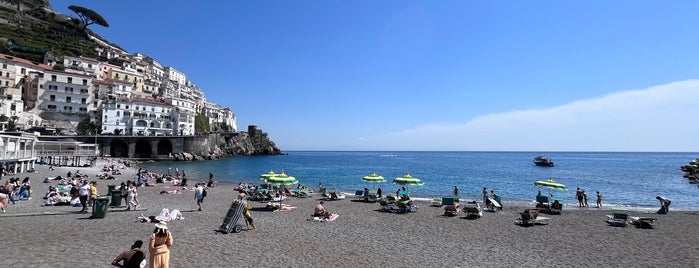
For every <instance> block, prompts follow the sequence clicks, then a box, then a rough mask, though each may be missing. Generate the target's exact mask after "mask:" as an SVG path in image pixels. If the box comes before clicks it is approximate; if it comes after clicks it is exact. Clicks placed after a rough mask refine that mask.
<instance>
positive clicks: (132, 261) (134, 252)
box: [112, 240, 146, 268]
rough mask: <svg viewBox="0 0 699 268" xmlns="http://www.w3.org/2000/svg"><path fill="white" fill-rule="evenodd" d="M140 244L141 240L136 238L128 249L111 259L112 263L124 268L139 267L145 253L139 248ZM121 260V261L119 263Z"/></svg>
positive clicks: (144, 257) (141, 243)
mask: <svg viewBox="0 0 699 268" xmlns="http://www.w3.org/2000/svg"><path fill="white" fill-rule="evenodd" d="M142 245H143V241H141V240H136V242H134V243H133V245H131V249H130V250H127V251H124V252H122V253H121V254H119V256H117V257H116V258H115V259H114V260H113V261H112V265H113V266H116V267H124V268H140V267H141V262H143V261H144V260H145V259H146V253H145V252H143V250H141V246H142ZM122 261H123V263H120V262H122ZM144 264H145V263H144Z"/></svg>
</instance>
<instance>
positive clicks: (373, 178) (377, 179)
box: [362, 172, 386, 183]
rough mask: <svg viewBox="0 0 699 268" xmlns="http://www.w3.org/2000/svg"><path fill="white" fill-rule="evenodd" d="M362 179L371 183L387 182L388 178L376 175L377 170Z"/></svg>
mask: <svg viewBox="0 0 699 268" xmlns="http://www.w3.org/2000/svg"><path fill="white" fill-rule="evenodd" d="M362 180H363V181H366V182H371V183H375V182H386V179H384V178H383V176H379V175H376V172H374V173H372V174H371V175H369V176H364V177H363V178H362Z"/></svg>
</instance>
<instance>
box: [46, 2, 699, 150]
mask: <svg viewBox="0 0 699 268" xmlns="http://www.w3.org/2000/svg"><path fill="white" fill-rule="evenodd" d="M50 3H51V5H52V7H53V9H54V10H57V11H59V12H61V13H63V14H67V15H72V16H74V13H73V12H72V11H70V10H68V9H67V7H68V6H69V5H78V6H83V7H86V8H90V9H92V10H94V11H96V12H98V13H99V14H101V15H102V16H103V17H104V18H105V19H106V20H107V21H108V22H109V24H110V26H109V27H107V28H105V27H102V26H99V25H91V26H89V28H90V29H92V30H93V31H94V32H96V33H98V34H99V35H101V36H102V37H104V38H106V39H107V40H109V41H110V42H113V43H116V44H118V45H119V46H121V47H122V48H124V49H125V50H127V51H128V52H130V53H133V52H140V53H143V54H146V55H148V56H150V57H152V58H154V59H156V60H157V61H159V62H160V63H161V64H163V65H165V66H171V67H174V68H175V69H178V70H180V71H182V72H184V73H185V74H186V75H187V78H188V79H189V80H190V81H192V82H193V83H195V84H196V85H198V86H199V87H200V88H201V89H202V90H203V91H204V92H205V95H206V97H207V99H209V100H212V101H214V102H216V103H218V104H220V105H222V106H224V107H230V108H231V109H232V110H233V111H234V112H235V114H236V116H237V123H238V128H239V130H246V129H247V126H248V125H257V126H258V127H259V128H260V129H262V130H263V131H265V132H267V133H268V134H269V137H270V138H271V139H272V140H273V141H275V142H276V144H277V146H278V147H279V148H280V149H282V150H283V151H293V150H328V151H333V150H349V151H355V150H357V151H367V150H369V151H537V152H547V151H629V152H636V151H644V152H656V151H658V152H699V142H697V137H698V135H699V123H698V122H697V121H698V120H697V114H699V109H697V108H698V107H699V53H698V52H699V46H698V44H699V20H697V19H696V14H698V13H699V3H697V2H696V1H673V2H672V4H668V3H666V2H661V1H643V0H639V1H625V0H620V1H602V0H599V1H596V0H592V1H450V0H444V1H405V0H382V1H365V0H356V1H346V0H322V1H321V0H316V1H305V0H294V1H291V0H288V1H276V0H270V1H233V0H221V1H219V0H207V1H180V0H170V1H161V0H149V1H134V0H123V1H94V0H82V1H69V0H64V1H57V0H52V1H50Z"/></svg>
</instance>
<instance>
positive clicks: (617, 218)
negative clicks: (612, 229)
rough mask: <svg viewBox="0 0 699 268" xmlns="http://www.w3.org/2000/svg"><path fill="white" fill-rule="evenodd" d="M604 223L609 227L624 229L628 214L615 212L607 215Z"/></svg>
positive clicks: (627, 221)
mask: <svg viewBox="0 0 699 268" xmlns="http://www.w3.org/2000/svg"><path fill="white" fill-rule="evenodd" d="M606 222H607V224H609V225H611V226H618V227H626V224H628V223H629V214H628V213H621V212H617V213H613V214H611V215H607V221H606Z"/></svg>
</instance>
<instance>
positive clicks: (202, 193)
mask: <svg viewBox="0 0 699 268" xmlns="http://www.w3.org/2000/svg"><path fill="white" fill-rule="evenodd" d="M206 192H208V191H207V190H206V189H204V190H203V191H202V192H201V196H203V197H206Z"/></svg>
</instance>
